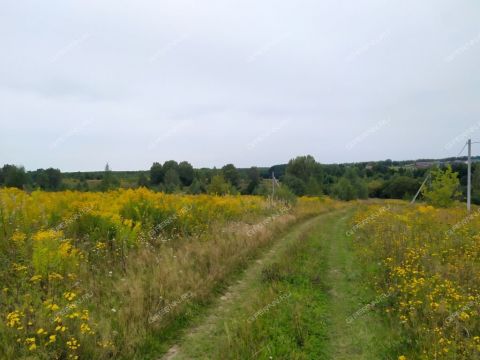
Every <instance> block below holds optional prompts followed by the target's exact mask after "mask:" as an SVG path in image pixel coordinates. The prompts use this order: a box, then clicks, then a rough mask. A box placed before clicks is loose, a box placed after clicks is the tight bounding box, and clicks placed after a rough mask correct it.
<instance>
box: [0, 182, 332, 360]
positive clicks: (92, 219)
mask: <svg viewBox="0 0 480 360" xmlns="http://www.w3.org/2000/svg"><path fill="white" fill-rule="evenodd" d="M338 206H339V204H338V203H337V202H334V201H332V200H329V199H328V198H299V199H298V201H296V202H295V203H293V204H287V203H282V202H274V203H272V202H270V201H267V200H266V199H265V198H263V197H259V196H223V197H219V196H210V195H198V196H191V195H167V194H164V193H156V192H153V191H150V190H147V189H142V188H141V189H137V190H115V191H109V192H103V193H100V192H97V193H81V192H75V191H65V192H55V193H49V192H43V191H34V192H31V193H27V192H24V191H21V190H18V189H1V190H0V262H1V268H0V284H1V285H0V316H1V321H0V358H2V359H18V358H26V359H27V358H31V359H92V358H95V359H110V358H126V359H130V358H135V357H138V358H143V356H144V355H143V354H146V353H155V352H156V351H158V353H161V352H162V351H163V352H164V351H165V350H166V349H167V348H168V343H169V341H170V340H171V338H173V337H174V336H175V334H177V333H178V331H179V330H180V329H182V328H183V327H185V326H187V325H188V324H189V323H190V321H191V320H192V318H194V317H195V315H196V314H198V313H199V312H201V311H202V309H203V308H204V307H205V306H208V304H209V303H210V301H211V299H212V298H213V297H215V296H216V294H217V293H218V292H219V291H220V290H221V289H222V287H223V286H225V284H226V283H228V279H229V278H230V277H232V276H233V275H234V274H235V272H237V271H238V270H239V269H241V268H242V267H243V266H245V264H246V263H247V262H248V261H249V260H250V259H252V258H254V256H255V254H257V253H258V252H259V251H260V250H261V249H262V248H264V247H265V246H267V245H268V244H269V243H271V242H272V241H273V240H274V239H275V236H276V235H279V234H280V233H282V231H284V230H285V229H287V228H288V227H289V226H291V225H292V224H294V223H295V222H298V221H299V220H301V219H306V218H308V217H311V216H313V215H316V214H319V213H322V212H328V211H330V210H332V209H334V208H336V207H338Z"/></svg>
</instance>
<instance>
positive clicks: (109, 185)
mask: <svg viewBox="0 0 480 360" xmlns="http://www.w3.org/2000/svg"><path fill="white" fill-rule="evenodd" d="M119 185H120V183H119V181H118V179H117V178H116V177H115V175H114V174H113V173H112V170H110V165H108V163H107V165H105V171H104V172H103V178H102V182H101V183H100V190H101V191H108V190H110V189H113V188H115V187H118V186H119Z"/></svg>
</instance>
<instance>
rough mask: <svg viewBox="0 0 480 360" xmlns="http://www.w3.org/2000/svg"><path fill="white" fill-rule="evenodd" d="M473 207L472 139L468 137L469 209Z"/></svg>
mask: <svg viewBox="0 0 480 360" xmlns="http://www.w3.org/2000/svg"><path fill="white" fill-rule="evenodd" d="M471 207H472V139H468V184H467V210H468V211H469V212H470V209H471Z"/></svg>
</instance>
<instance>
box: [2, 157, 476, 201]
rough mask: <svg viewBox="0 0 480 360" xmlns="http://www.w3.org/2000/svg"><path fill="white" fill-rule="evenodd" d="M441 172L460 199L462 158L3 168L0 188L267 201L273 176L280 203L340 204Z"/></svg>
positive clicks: (412, 187)
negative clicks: (328, 200)
mask: <svg viewBox="0 0 480 360" xmlns="http://www.w3.org/2000/svg"><path fill="white" fill-rule="evenodd" d="M479 160H480V158H478V157H475V158H474V163H473V180H472V181H473V195H472V197H473V199H472V200H473V202H474V203H476V204H480V162H479ZM446 166H451V167H452V169H453V171H455V172H457V173H458V177H459V179H460V184H461V189H460V190H461V193H462V196H463V197H464V196H465V193H466V185H467V165H466V159H465V158H449V159H442V160H432V159H421V160H416V161H392V160H385V161H373V162H362V163H350V164H320V163H318V162H317V161H316V160H315V159H314V158H313V157H312V156H310V155H308V156H299V157H297V158H295V159H292V160H290V161H289V162H288V164H282V165H275V166H272V167H270V168H257V167H251V168H236V167H235V166H234V165H233V164H227V165H225V166H224V167H222V168H221V169H217V168H213V169H209V168H201V169H194V168H193V166H192V165H191V164H190V163H188V162H186V161H183V162H180V163H177V162H176V161H173V160H169V161H166V162H164V163H163V164H161V163H158V162H155V163H153V164H152V166H151V168H150V170H146V171H112V170H111V169H110V167H109V166H108V164H107V165H106V166H105V169H104V171H94V172H66V173H62V172H61V171H60V170H58V169H53V168H49V169H38V170H35V171H26V170H25V169H24V168H23V167H21V166H15V165H4V166H3V167H2V168H0V186H2V187H17V188H19V189H24V190H26V191H33V190H36V189H40V190H45V191H61V190H77V191H107V190H112V189H116V188H138V187H146V188H150V189H152V190H155V191H163V192H166V193H178V192H181V193H188V194H202V193H208V194H218V195H225V194H244V195H269V194H271V192H272V184H273V180H272V178H273V176H274V177H275V179H276V180H277V181H276V188H277V190H276V195H277V196H279V197H282V196H284V197H291V196H295V195H296V196H319V195H328V196H332V197H334V198H338V199H342V200H353V199H358V198H360V199H364V198H369V197H370V198H388V199H411V198H412V197H413V196H414V194H415V193H416V191H417V190H418V188H419V187H420V185H421V183H422V182H423V180H424V179H425V177H426V175H427V172H429V171H430V170H431V169H432V168H434V167H441V168H444V167H446ZM460 200H463V199H460Z"/></svg>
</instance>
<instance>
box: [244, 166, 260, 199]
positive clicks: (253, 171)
mask: <svg viewBox="0 0 480 360" xmlns="http://www.w3.org/2000/svg"><path fill="white" fill-rule="evenodd" d="M247 175H248V181H249V182H248V186H247V189H246V190H245V193H246V194H249V195H250V194H253V193H254V192H255V189H256V188H257V186H258V185H259V184H260V173H259V171H258V168H256V167H251V168H250V169H248V172H247Z"/></svg>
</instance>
